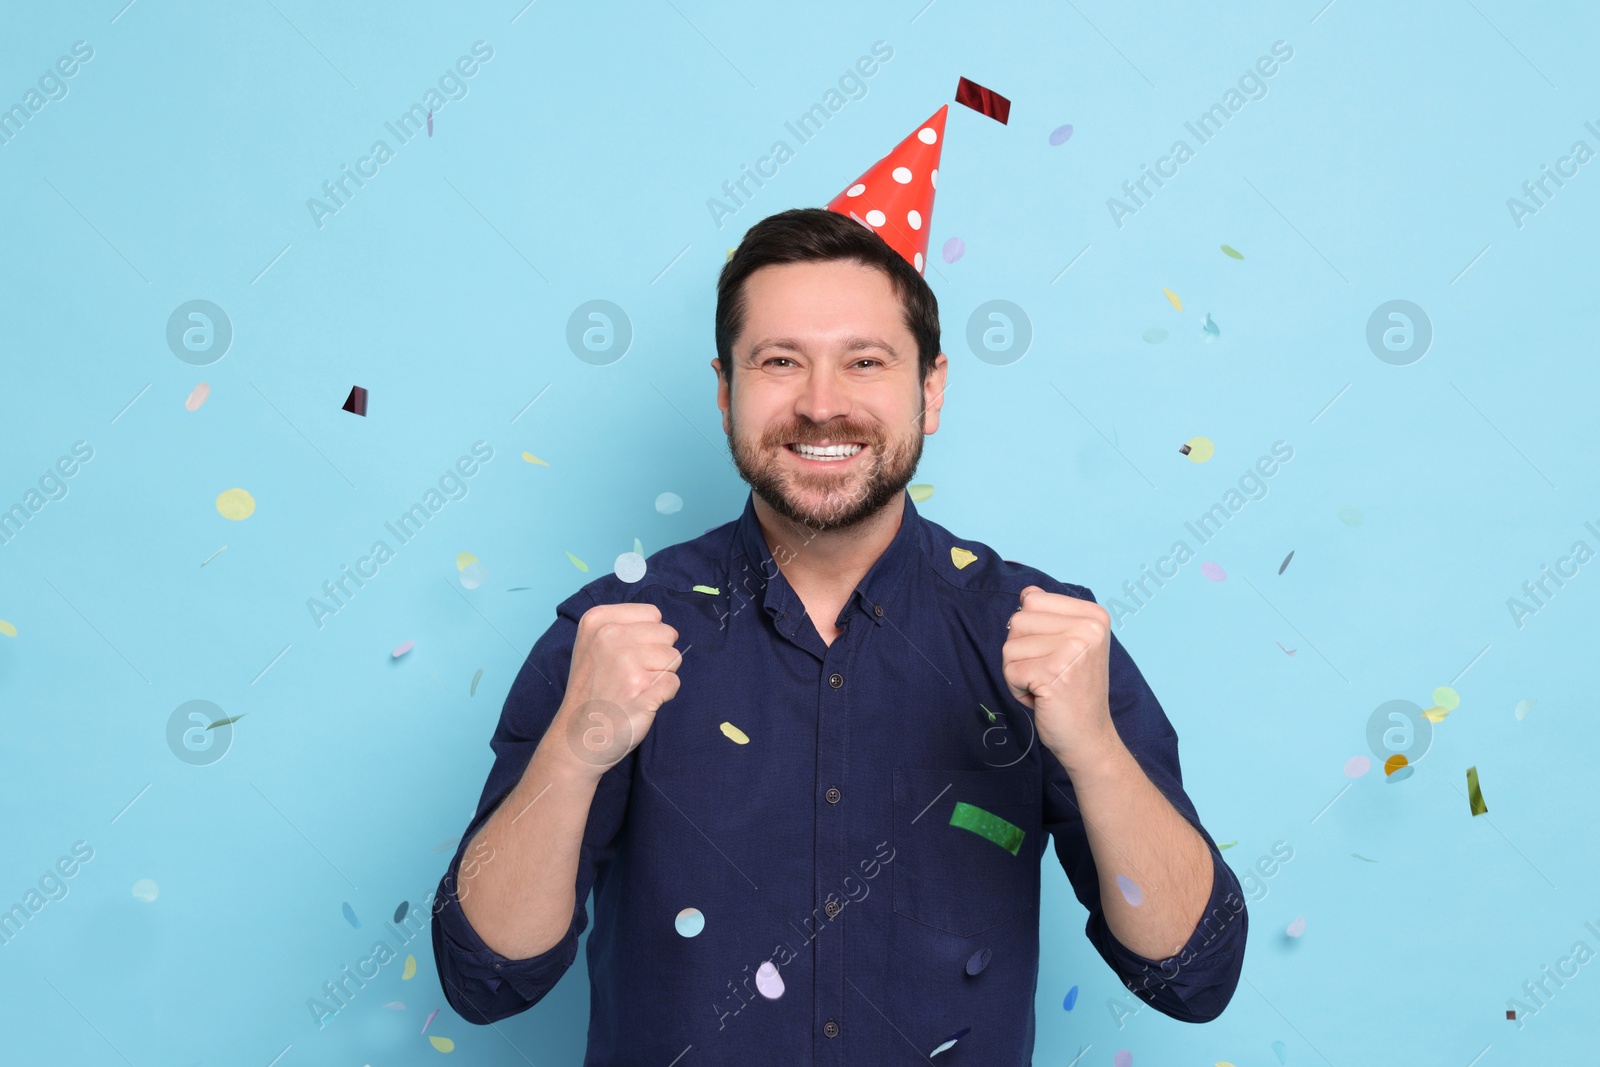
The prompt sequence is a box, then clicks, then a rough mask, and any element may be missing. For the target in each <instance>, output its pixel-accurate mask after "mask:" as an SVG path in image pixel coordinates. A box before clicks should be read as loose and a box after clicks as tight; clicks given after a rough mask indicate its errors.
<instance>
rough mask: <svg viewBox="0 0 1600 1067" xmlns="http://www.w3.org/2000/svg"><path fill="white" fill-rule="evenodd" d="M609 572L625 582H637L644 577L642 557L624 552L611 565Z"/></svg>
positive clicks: (635, 553)
mask: <svg viewBox="0 0 1600 1067" xmlns="http://www.w3.org/2000/svg"><path fill="white" fill-rule="evenodd" d="M611 571H612V573H613V574H615V575H616V576H617V577H618V578H621V579H622V580H623V581H625V582H628V583H630V584H631V583H633V582H637V581H638V580H639V579H641V578H643V577H644V572H645V562H644V557H643V556H641V555H640V554H639V553H637V552H624V553H622V554H621V555H620V556H618V557H617V561H616V562H615V563H613V564H612V565H611Z"/></svg>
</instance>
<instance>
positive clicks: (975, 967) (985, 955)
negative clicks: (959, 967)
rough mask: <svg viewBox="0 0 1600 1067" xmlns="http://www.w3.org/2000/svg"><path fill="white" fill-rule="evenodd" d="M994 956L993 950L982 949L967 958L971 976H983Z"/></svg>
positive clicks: (968, 971) (968, 970)
mask: <svg viewBox="0 0 1600 1067" xmlns="http://www.w3.org/2000/svg"><path fill="white" fill-rule="evenodd" d="M993 956H994V950H993V949H988V948H980V949H979V950H978V951H976V952H974V953H973V954H972V955H970V956H968V957H967V973H968V974H971V975H978V974H982V973H983V969H984V968H985V967H987V966H989V960H990V958H992V957H993Z"/></svg>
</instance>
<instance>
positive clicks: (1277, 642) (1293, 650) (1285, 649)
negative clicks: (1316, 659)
mask: <svg viewBox="0 0 1600 1067" xmlns="http://www.w3.org/2000/svg"><path fill="white" fill-rule="evenodd" d="M1273 644H1275V645H1277V646H1278V647H1279V648H1283V642H1282V641H1274V642H1273ZM1283 650H1284V651H1285V652H1287V653H1288V654H1289V655H1291V656H1292V655H1294V654H1295V653H1296V652H1298V651H1299V649H1295V648H1283Z"/></svg>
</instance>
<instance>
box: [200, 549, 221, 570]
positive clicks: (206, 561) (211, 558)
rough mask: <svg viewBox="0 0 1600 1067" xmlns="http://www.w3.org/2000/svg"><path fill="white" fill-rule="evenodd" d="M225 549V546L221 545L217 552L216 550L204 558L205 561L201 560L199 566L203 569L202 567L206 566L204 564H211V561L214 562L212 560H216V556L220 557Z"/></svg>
mask: <svg viewBox="0 0 1600 1067" xmlns="http://www.w3.org/2000/svg"><path fill="white" fill-rule="evenodd" d="M227 548H228V546H227V545H223V546H222V547H221V548H219V549H217V550H216V551H215V552H213V553H211V555H209V556H207V557H206V558H205V559H204V560H203V561H202V562H201V564H200V566H202V567H204V566H205V565H206V564H207V563H210V562H211V561H212V560H214V559H216V558H217V557H218V556H220V555H222V553H223V552H225V551H226V550H227Z"/></svg>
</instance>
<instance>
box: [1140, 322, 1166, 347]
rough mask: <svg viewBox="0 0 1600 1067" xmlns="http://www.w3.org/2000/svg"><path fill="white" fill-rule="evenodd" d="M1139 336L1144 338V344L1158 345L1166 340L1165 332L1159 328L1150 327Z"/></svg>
mask: <svg viewBox="0 0 1600 1067" xmlns="http://www.w3.org/2000/svg"><path fill="white" fill-rule="evenodd" d="M1140 336H1142V337H1143V338H1144V342H1145V344H1148V345H1158V344H1160V343H1161V342H1162V341H1165V340H1166V339H1167V331H1166V330H1163V329H1162V328H1161V327H1159V326H1152V327H1150V328H1149V329H1148V330H1146V331H1145V332H1144V333H1143V334H1141V335H1140Z"/></svg>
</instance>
